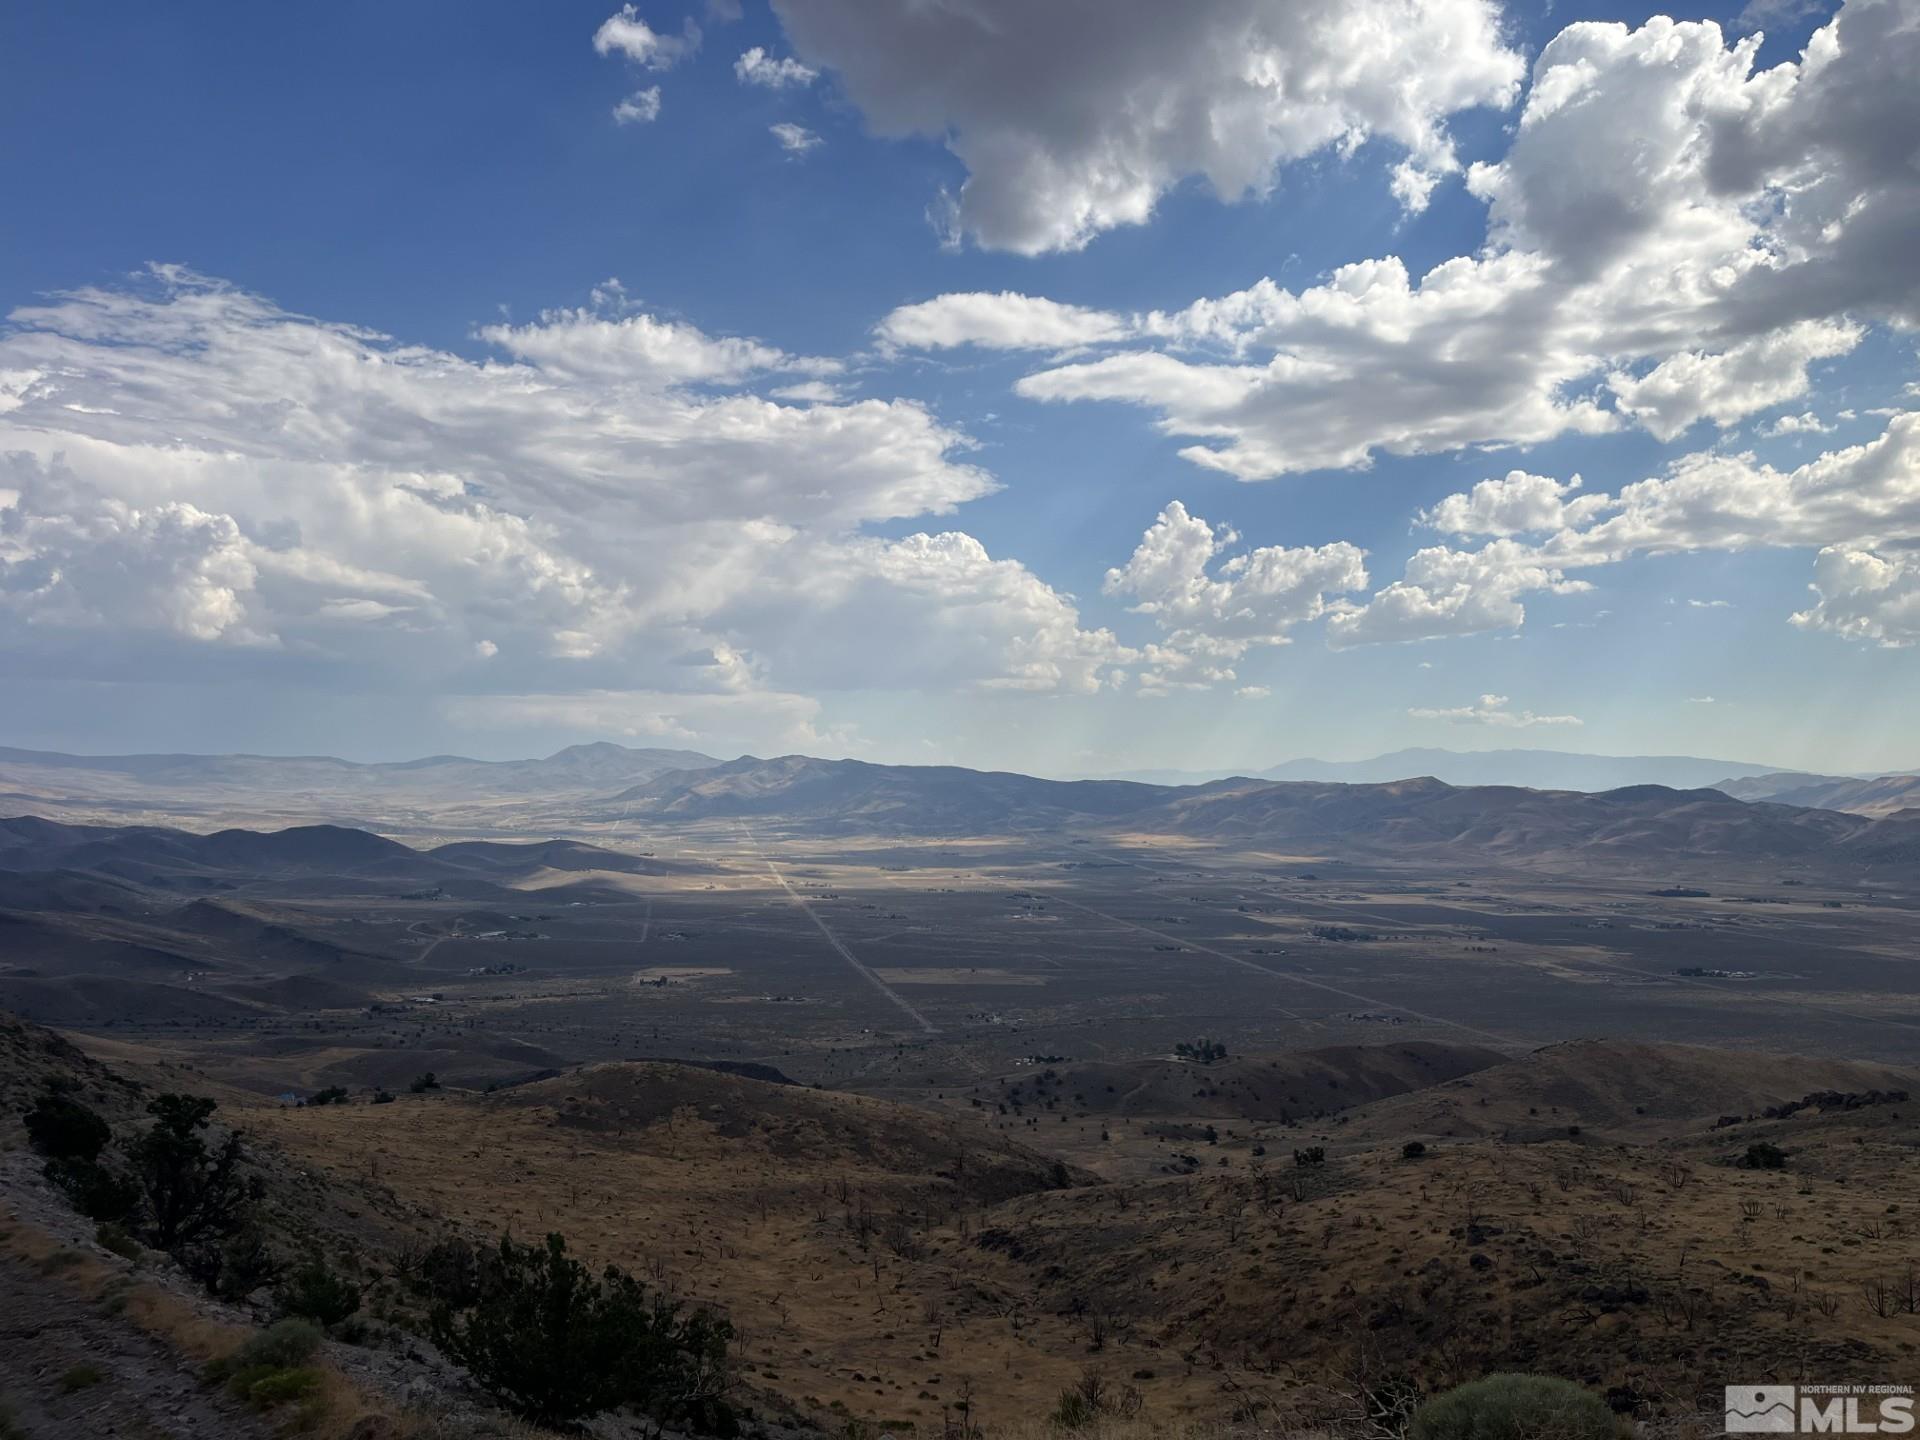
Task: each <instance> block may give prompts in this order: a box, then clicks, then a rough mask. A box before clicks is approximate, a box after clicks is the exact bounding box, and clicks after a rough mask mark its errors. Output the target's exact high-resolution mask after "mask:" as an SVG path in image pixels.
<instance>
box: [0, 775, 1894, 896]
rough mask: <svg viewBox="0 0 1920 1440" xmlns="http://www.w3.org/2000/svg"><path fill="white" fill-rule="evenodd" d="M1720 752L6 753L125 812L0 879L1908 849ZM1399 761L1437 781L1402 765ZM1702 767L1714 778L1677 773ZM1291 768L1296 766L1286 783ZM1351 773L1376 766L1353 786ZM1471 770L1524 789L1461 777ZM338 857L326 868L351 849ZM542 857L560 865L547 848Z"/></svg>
mask: <svg viewBox="0 0 1920 1440" xmlns="http://www.w3.org/2000/svg"><path fill="white" fill-rule="evenodd" d="M1729 765H1730V762H1727V761H1719V760H1705V759H1697V758H1692V757H1686V756H1645V757H1610V756H1593V755H1576V754H1569V753H1565V752H1556V751H1531V750H1505V751H1487V752H1479V753H1472V754H1455V753H1453V752H1449V751H1435V750H1409V751H1400V752H1397V753H1396V754H1394V755H1387V756H1381V757H1379V758H1378V759H1376V760H1372V761H1364V762H1353V763H1350V764H1349V763H1338V764H1335V763H1327V762H1318V761H1297V762H1292V763H1290V764H1287V765H1282V766H1276V767H1274V768H1273V769H1272V770H1270V771H1268V772H1266V773H1265V774H1264V775H1260V776H1235V777H1230V778H1226V779H1216V780H1210V781H1207V782H1205V783H1201V784H1185V785H1166V784H1153V783H1148V782H1146V781H1143V780H1134V779H1111V780H1050V779H1042V778H1039V777H1036V776H1032V775H1021V774H1015V773H1011V772H1005V771H981V770H968V769H963V768H960V767H957V766H919V765H876V764H870V763H867V762H865V761H859V760H823V759H818V758H815V757H812V756H805V755H784V756H777V757H774V758H770V759H762V758H759V757H756V756H742V757H741V758H739V759H737V760H727V761H720V760H715V759H714V758H713V757H711V756H708V755H703V754H700V753H698V752H694V751H685V750H662V749H630V748H628V747H625V746H621V745H611V744H597V745H579V746H573V747H570V748H569V749H566V750H562V751H560V752H558V753H557V754H554V755H550V756H547V757H546V758H544V759H539V760H517V761H482V760H470V759H466V758H463V757H459V756H433V757H430V758H428V759H424V760H415V761H407V762H403V763H392V764H377V765H367V764H357V763H354V762H350V761H345V760H337V759H332V758H329V757H324V756H319V757H288V758H275V757H266V756H250V755H229V756H194V755H136V756H68V755H56V754H46V753H42V752H35V751H20V750H0V814H5V813H7V812H9V811H11V812H13V813H16V814H39V815H49V816H52V817H54V818H57V819H60V820H62V821H67V820H75V819H80V820H88V821H91V820H96V819H106V820H113V821H121V822H124V821H127V820H134V821H140V822H143V825H142V826H140V827H135V828H133V829H129V830H123V831H121V832H119V834H118V835H116V836H112V837H109V836H105V835H102V836H101V837H99V840H98V841H97V842H96V841H95V840H93V839H90V838H88V837H86V836H85V835H84V833H80V832H74V833H69V834H68V835H67V836H66V837H65V838H64V839H63V840H62V841H61V842H60V843H59V844H55V843H54V842H53V841H52V840H51V838H50V836H51V832H36V831H34V830H33V828H32V827H33V825H35V824H42V823H44V822H34V821H21V822H18V823H17V826H16V827H15V828H14V829H13V830H12V832H11V836H10V841H11V848H13V849H14V850H15V852H16V853H15V854H14V855H13V856H11V857H7V856H5V855H4V854H0V871H5V870H9V869H13V870H18V869H22V868H56V867H57V868H61V869H66V870H74V871H85V872H88V873H90V874H92V875H96V876H107V877H112V878H117V879H128V878H133V876H132V875H131V874H130V873H129V872H128V871H127V870H126V869H123V868H121V867H120V866H118V865H117V864H113V863H96V858H104V859H110V858H113V857H96V854H95V852H94V851H92V850H91V849H90V848H89V847H91V846H92V845H93V844H95V843H100V844H106V845H109V846H118V845H120V844H123V843H129V837H133V836H139V837H141V838H140V841H139V843H140V845H141V846H142V847H143V848H144V849H147V850H149V851H150V850H151V849H152V848H153V847H157V848H158V849H159V850H160V851H163V852H166V853H167V854H168V855H169V856H171V857H172V858H173V859H175V860H189V859H190V860H191V862H192V863H194V864H205V863H210V862H211V863H215V864H226V863H232V862H235V861H238V860H240V859H241V857H242V853H243V852H244V853H245V854H246V855H247V856H248V858H252V859H256V860H261V861H265V862H267V863H270V864H271V863H274V862H275V861H281V862H292V861H294V860H296V859H297V858H298V857H294V856H290V855H285V854H283V853H282V851H283V847H285V846H288V845H292V844H296V843H302V844H322V843H324V844H326V845H333V844H344V843H347V842H346V838H345V837H346V836H347V835H350V834H353V833H357V831H358V830H379V831H384V832H386V833H389V834H399V835H402V836H405V835H408V834H424V835H428V836H437V837H439V838H444V837H446V836H447V835H449V834H459V833H463V832H464V833H467V834H474V835H484V834H486V833H488V832H492V833H500V832H503V831H504V832H508V833H518V834H522V835H525V834H546V835H556V836H558V835H567V834H574V835H582V834H613V835H616V836H617V835H620V834H622V833H623V832H624V833H626V834H629V835H631V834H632V833H633V832H634V831H635V830H643V829H644V828H645V827H647V826H648V825H659V824H667V825H673V824H683V823H694V822H711V821H730V820H742V821H750V822H764V823H767V824H769V825H777V826H779V827H782V828H785V829H788V830H795V831H806V832H812V833H817V834H823V835H851V834H897V835H927V836H936V835H937V836H951V835H1010V834H1022V833H1045V832H1059V831H1072V832H1078V833H1081V834H1108V835H1119V834H1122V833H1128V832H1132V833H1141V834H1157V835H1183V836H1190V837H1194V838H1202V839H1207V840H1213V841H1220V842H1232V843H1237V844H1243V845H1246V846H1248V847H1251V848H1272V849H1283V848H1290V849H1293V850H1296V851H1298V852H1300V853H1314V852H1318V853H1352V854H1356V855H1359V854H1378V855H1382V856H1386V855H1406V854H1413V853H1418V852H1421V851H1423V850H1427V849H1429V848H1435V847H1446V848H1449V849H1457V850H1459V851H1460V852H1461V853H1464V854H1474V855H1481V856H1485V857H1488V858H1490V859H1493V858H1498V859H1503V860H1512V859H1526V858H1531V857H1537V856H1558V857H1563V858H1564V857H1567V856H1571V855H1575V854H1578V855H1580V856H1583V857H1586V858H1588V859H1599V858H1602V857H1606V856H1617V857H1621V858H1622V859H1623V860H1626V861H1629V862H1632V863H1642V862H1645V863H1656V862H1658V861H1660V860H1661V859H1663V858H1664V859H1668V860H1673V859H1680V860H1687V859H1695V858H1709V857H1717V858H1722V859H1732V860H1766V861H1769V862H1786V861H1791V860H1806V861H1808V862H1834V863H1844V864H1846V865H1849V866H1860V865H1869V866H1870V865H1880V864H1905V863H1908V862H1910V861H1912V860H1914V859H1916V858H1920V779H1916V778H1915V777H1911V776H1896V777H1883V778H1880V779H1876V780H1858V779H1852V778H1849V777H1844V776H1814V775H1801V774H1792V773H1783V772H1778V771H1767V770H1765V769H1763V768H1760V767H1751V770H1750V773H1734V771H1738V770H1741V769H1743V768H1746V767H1738V766H1734V767H1732V769H1731V770H1730V768H1729ZM1410 769H1411V770H1415V771H1426V772H1435V771H1443V772H1446V773H1445V774H1443V775H1435V774H1432V773H1427V774H1416V775H1415V776H1414V777H1413V778H1408V777H1407V775H1406V774H1405V772H1406V771H1408V770H1410ZM1647 773H1653V774H1658V775H1664V776H1667V777H1669V783H1648V782H1644V781H1639V782H1636V783H1633V784H1629V785H1618V784H1612V783H1610V782H1611V781H1613V780H1616V779H1619V778H1620V777H1621V776H1623V775H1645V774H1647ZM1703 773H1707V774H1711V775H1712V776H1713V779H1714V780H1715V781H1717V782H1718V783H1717V784H1713V785H1708V784H1706V783H1704V782H1701V783H1672V782H1674V781H1679V782H1688V781H1691V780H1692V779H1693V777H1695V776H1697V775H1700V774H1703ZM1303 774H1305V775H1306V776H1308V777H1309V778H1298V777H1300V776H1302V775H1303ZM1369 774H1378V775H1385V776H1390V777H1391V778H1390V779H1386V780H1380V781H1372V780H1356V779H1353V778H1351V777H1354V776H1364V775H1369ZM1487 774H1492V775H1498V776H1501V777H1503V779H1505V780H1508V781H1517V782H1519V783H1503V784H1482V783H1461V782H1460V777H1463V776H1464V777H1472V776H1474V775H1487ZM1448 775H1451V776H1453V777H1455V778H1454V779H1453V780H1449V779H1448V778H1447V776H1448ZM1554 782H1557V783H1554ZM1568 782H1575V783H1568ZM234 816H239V817H243V818H244V820H245V828H247V829H251V830H267V829H275V828H278V827H279V826H280V825H284V824H287V823H288V822H293V823H294V824H295V825H296V826H298V825H301V824H303V823H304V822H305V821H307V820H322V821H326V822H328V823H329V824H334V825H338V826H346V827H357V828H349V829H347V830H334V831H330V832H329V831H325V830H322V829H316V828H303V829H294V830H289V831H287V832H286V834H285V835H283V836H280V837H276V839H275V840H274V841H273V843H272V844H271V845H268V844H266V843H265V842H262V841H260V840H259V839H258V837H257V836H254V835H250V834H244V833H234V832H233V831H232V828H231V827H232V826H233V819H232V818H230V817H234ZM175 817H178V818H180V819H181V820H184V821H186V822H188V824H189V827H190V828H201V829H214V828H215V827H216V826H220V825H225V826H227V827H229V830H228V834H227V835H226V836H223V835H222V834H214V835H209V836H205V837H191V844H189V841H188V838H187V837H182V836H181V835H179V834H178V833H177V832H164V831H157V830H155V829H154V828H153V827H152V825H151V823H150V822H153V821H162V822H171V821H173V820H174V819H175ZM262 821H265V822H266V823H262ZM629 827H631V828H629ZM76 834H78V838H76ZM368 838H369V839H370V838H371V837H368ZM378 843H382V844H384V843H386V842H378ZM560 843H565V842H560ZM221 845H229V846H234V847H238V848H237V849H236V850H235V852H234V853H233V854H231V855H226V854H216V853H214V851H215V850H216V849H217V848H218V847H219V846H221ZM69 846H75V847H78V849H77V851H76V852H75V853H72V854H70V855H66V856H65V858H60V859H56V860H53V861H51V862H49V861H48V860H47V859H46V858H45V855H46V854H47V853H54V854H60V853H62V852H64V851H65V850H66V849H67V847H69ZM183 846H185V847H186V850H183V849H182V847H183ZM8 848H9V842H8V840H6V839H0V852H4V851H5V850H6V849H8ZM35 849H37V850H39V851H41V852H42V853H41V854H40V855H36V856H34V858H33V859H32V861H31V862H29V863H28V864H25V865H23V863H22V860H23V858H24V857H23V855H22V854H21V853H19V852H21V851H23V850H27V851H30V850H35ZM187 851H191V852H192V853H191V856H189V855H188V853H187ZM431 853H432V855H433V866H432V867H428V868H424V869H423V868H419V867H418V866H417V864H416V861H415V858H414V857H413V855H412V853H411V852H408V854H406V855H400V854H388V855H386V856H385V857H384V858H383V857H382V856H380V855H375V854H373V853H368V854H366V855H364V856H361V857H358V859H357V860H354V861H353V862H352V864H351V865H348V866H347V868H352V869H357V868H359V867H362V866H365V867H371V868H372V869H375V870H385V871H388V872H389V873H399V872H404V871H410V870H411V871H415V872H416V873H417V874H418V876H419V878H421V879H423V880H424V879H427V878H429V873H430V871H431V874H432V875H433V876H434V877H438V876H441V875H443V874H444V873H445V870H444V867H446V866H448V865H449V864H451V865H453V866H454V867H455V868H457V869H458V870H460V871H461V872H462V873H461V874H460V876H459V879H460V880H462V881H463V882H472V881H477V880H479V879H480V876H479V875H478V874H476V873H475V872H476V871H477V870H484V869H486V868H487V865H486V863H484V862H485V857H483V856H480V855H478V854H475V855H472V856H462V855H460V854H459V853H458V852H457V851H454V850H451V849H448V848H442V849H438V850H434V851H432V852H431ZM142 858H143V860H144V859H146V858H148V857H147V856H143V857H142ZM520 858H521V857H520V856H519V855H516V856H515V857H514V861H515V863H518V862H519V860H520ZM333 859H334V861H335V862H337V863H341V864H343V865H344V864H346V862H347V859H348V857H345V856H339V857H333ZM545 863H546V864H547V865H548V866H549V867H550V868H552V869H567V868H572V866H570V865H569V863H568V862H567V860H566V858H565V857H564V856H562V855H560V854H559V853H557V852H556V853H555V854H554V855H553V856H552V857H550V858H548V859H547V860H546V861H545Z"/></svg>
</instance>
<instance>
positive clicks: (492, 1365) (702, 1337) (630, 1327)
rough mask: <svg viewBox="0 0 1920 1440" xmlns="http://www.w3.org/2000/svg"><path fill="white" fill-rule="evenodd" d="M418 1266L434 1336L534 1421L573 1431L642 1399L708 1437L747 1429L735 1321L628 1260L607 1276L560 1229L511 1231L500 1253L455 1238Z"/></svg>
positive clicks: (659, 1414)
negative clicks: (694, 1303) (669, 1293)
mask: <svg viewBox="0 0 1920 1440" xmlns="http://www.w3.org/2000/svg"><path fill="white" fill-rule="evenodd" d="M412 1268H413V1271H414V1275H413V1279H414V1284H415V1288H416V1290H418V1291H420V1292H422V1293H424V1294H426V1295H427V1296H429V1297H430V1298H431V1299H432V1300H433V1311H432V1317H431V1321H430V1333H431V1334H432V1336H433V1340H434V1343H435V1344H437V1345H438V1346H439V1347H440V1348H441V1349H442V1350H443V1351H445V1352H446V1354H448V1355H449V1356H451V1357H452V1358H453V1359H455V1360H457V1361H459V1362H460V1363H461V1364H462V1365H464V1366H466V1368H467V1369H468V1371H470V1372H471V1373H472V1375H473V1377H474V1378H475V1379H476V1380H478V1381H479V1382H480V1383H481V1384H482V1385H484V1386H486V1387H487V1389H489V1390H491V1391H492V1392H493V1393H494V1394H495V1395H497V1396H498V1397H499V1398H500V1399H501V1400H502V1401H504V1402H505V1403H506V1404H507V1405H508V1406H509V1407H511V1408H512V1409H513V1410H515V1411H517V1412H518V1413H519V1414H521V1415H523V1416H525V1417H526V1418H527V1419H529V1420H532V1421H534V1422H536V1423H538V1424H543V1425H553V1426H561V1427H564V1426H570V1425H573V1424H576V1423H577V1422H578V1421H580V1420H582V1419H585V1418H586V1417H588V1416H590V1415H597V1414H599V1413H601V1412H602V1411H605V1410H612V1409H617V1408H619V1407H621V1406H632V1407H633V1408H635V1409H637V1410H639V1411H641V1412H642V1413H644V1414H646V1415H649V1416H651V1417H652V1418H653V1419H654V1420H655V1421H657V1422H659V1423H661V1424H672V1425H677V1426H680V1427H682V1428H686V1429H691V1430H693V1431H695V1432H697V1433H699V1434H704V1435H717V1436H728V1435H732V1434H734V1433H735V1432H736V1431H737V1429H738V1422H737V1420H736V1418H735V1416H734V1414H733V1412H732V1410H731V1408H730V1407H729V1406H728V1404H727V1402H726V1396H727V1392H728V1390H729V1389H730V1388H731V1383H732V1382H731V1377H730V1374H729V1371H728V1366H727V1349H728V1346H729V1345H730V1344H731V1343H732V1340H733V1327H732V1326H731V1325H730V1324H729V1323H728V1322H727V1321H725V1320H723V1319H721V1318H720V1317H718V1316H716V1315H714V1314H712V1313H710V1312H709V1311H706V1310H703V1309H695V1310H692V1311H690V1312H689V1311H685V1310H684V1309H683V1307H682V1306H681V1305H680V1304H679V1303H678V1302H677V1301H674V1300H671V1299H669V1298H668V1297H666V1296H665V1295H662V1294H659V1293H657V1292H654V1293H649V1292H648V1291H647V1290H646V1288H645V1287H644V1286H642V1285H641V1283H640V1282H639V1281H638V1280H635V1279H634V1278H633V1276H631V1275H629V1274H628V1273H627V1272H626V1271H624V1270H622V1269H620V1268H619V1267H618V1266H615V1265H609V1266H607V1267H606V1268H605V1269H604V1270H603V1271H601V1272H600V1274H599V1275H598V1276H595V1275H594V1274H593V1273H592V1272H591V1271H589V1270H588V1269H587V1267H586V1266H585V1265H583V1264H581V1263H580V1261H578V1260H576V1259H574V1258H573V1257H572V1256H571V1255H569V1254H568V1253H567V1242H566V1241H565V1240H564V1239H563V1238H562V1237H561V1236H559V1235H549V1236H547V1240H546V1244H544V1245H521V1244H517V1243H515V1242H514V1241H513V1240H512V1239H510V1238H504V1237H503V1238H502V1239H501V1241H500V1244H499V1246H498V1247H497V1248H496V1249H493V1250H491V1251H485V1250H478V1249H476V1248H475V1247H473V1246H471V1245H468V1244H467V1243H466V1242H464V1241H460V1240H453V1241H447V1242H443V1243H442V1244H440V1245H437V1246H434V1247H433V1248H432V1249H431V1250H429V1251H427V1252H426V1253H425V1254H424V1255H422V1256H420V1257H419V1258H418V1260H417V1262H416V1263H415V1264H414V1266H413V1267H412Z"/></svg>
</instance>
